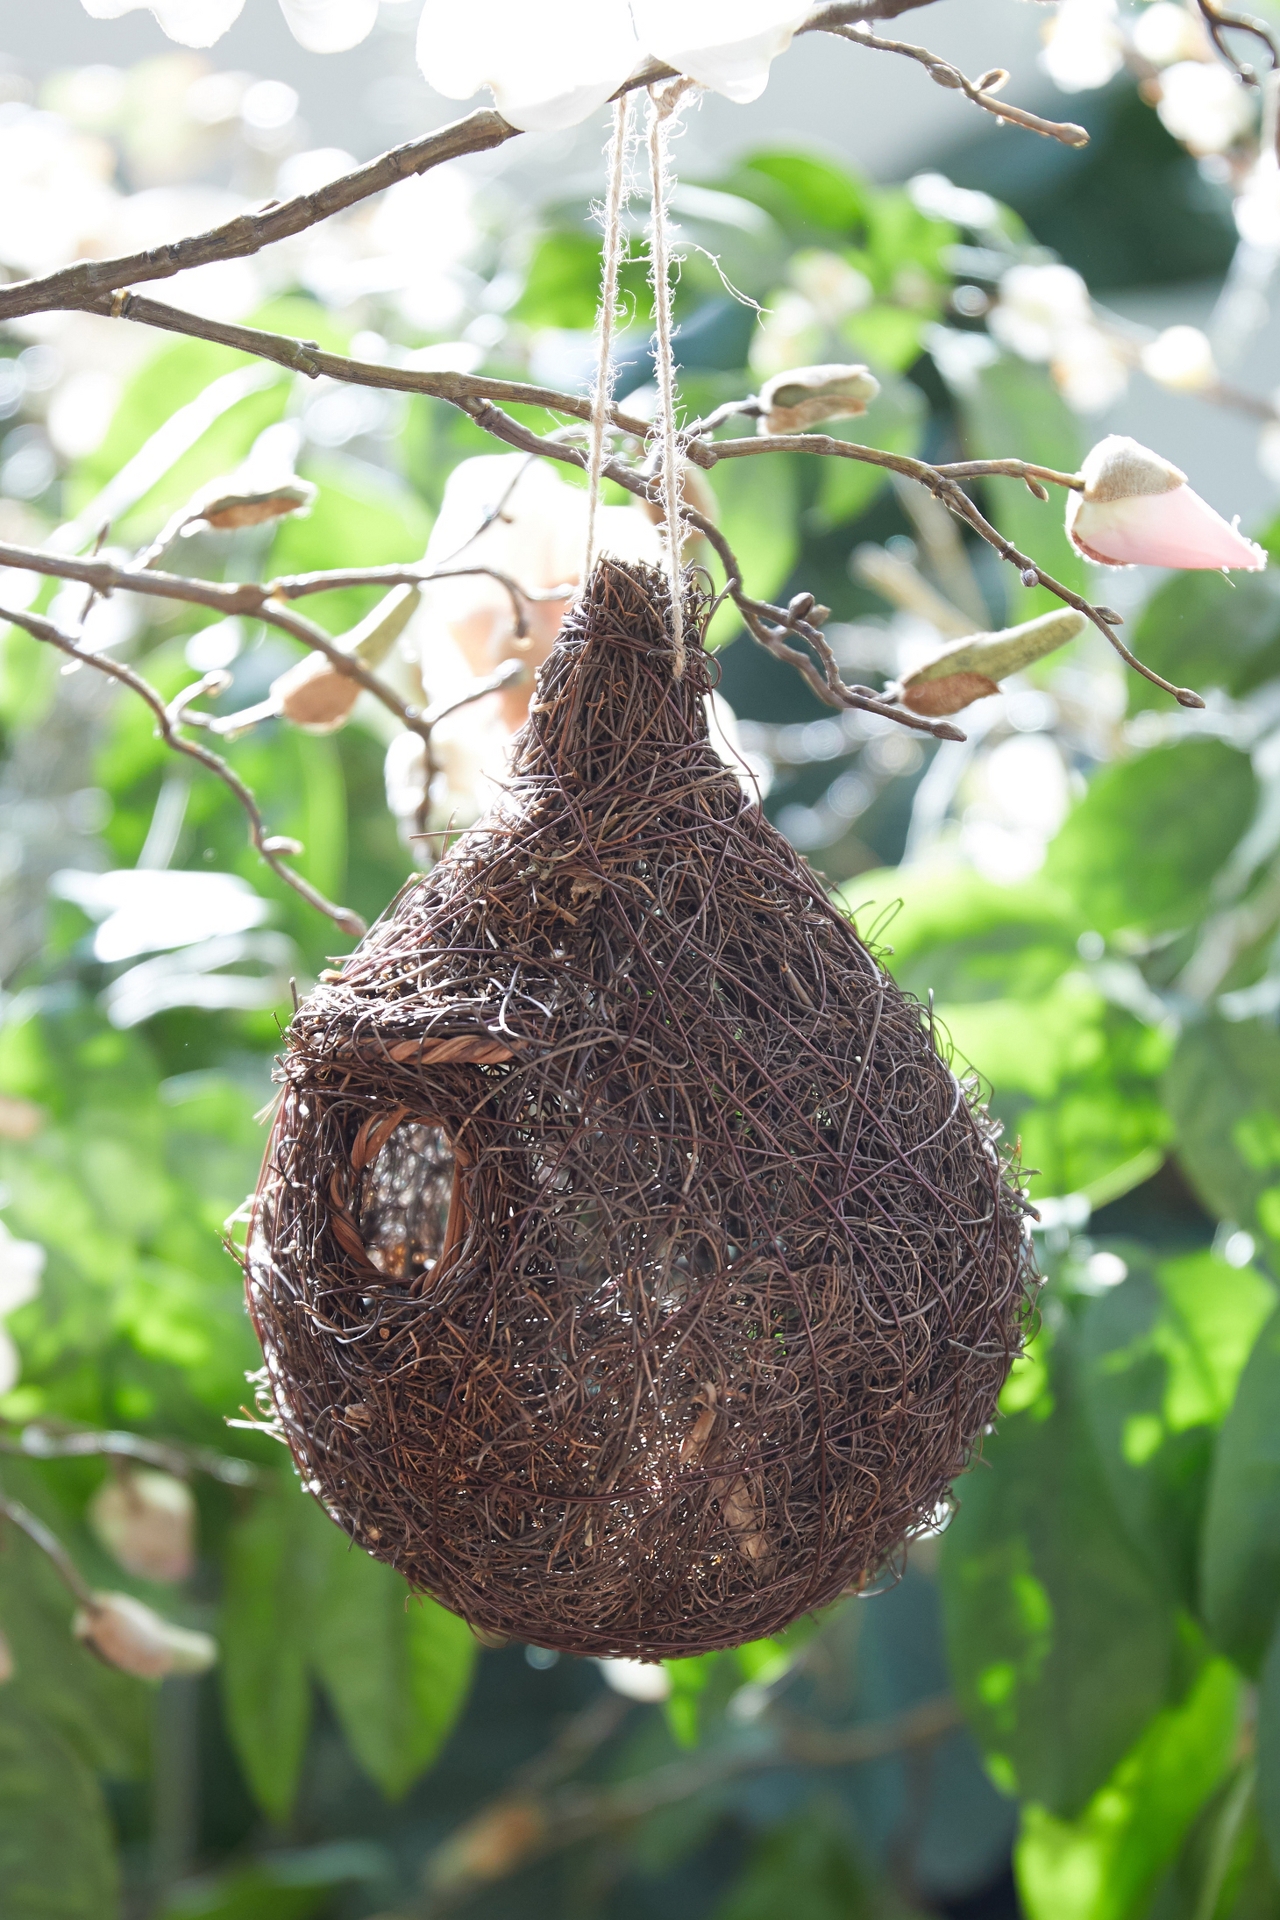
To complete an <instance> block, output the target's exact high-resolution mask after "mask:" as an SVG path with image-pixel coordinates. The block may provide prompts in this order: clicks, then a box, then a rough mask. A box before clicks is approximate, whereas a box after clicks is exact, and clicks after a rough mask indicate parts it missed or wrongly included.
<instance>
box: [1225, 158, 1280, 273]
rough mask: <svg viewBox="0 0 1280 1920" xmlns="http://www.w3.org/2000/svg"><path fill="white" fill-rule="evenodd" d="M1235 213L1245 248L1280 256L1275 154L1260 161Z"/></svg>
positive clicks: (1279, 180) (1279, 194) (1278, 176)
mask: <svg viewBox="0 0 1280 1920" xmlns="http://www.w3.org/2000/svg"><path fill="white" fill-rule="evenodd" d="M1234 212H1235V217H1236V228H1237V231H1238V232H1239V235H1240V238H1241V239H1242V240H1243V241H1244V242H1245V243H1246V245H1248V246H1251V247H1259V248H1261V249H1263V250H1265V251H1267V252H1271V251H1276V252H1280V164H1277V161H1276V157H1275V154H1274V153H1271V152H1267V153H1264V154H1262V155H1261V156H1260V157H1259V159H1258V161H1257V164H1256V165H1255V166H1254V168H1253V170H1252V172H1251V173H1250V175H1249V177H1248V179H1247V180H1246V181H1245V185H1244V192H1243V193H1242V194H1241V195H1240V198H1239V199H1238V200H1237V201H1236V204H1235V208H1234Z"/></svg>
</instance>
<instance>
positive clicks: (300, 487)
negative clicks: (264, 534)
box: [191, 480, 316, 533]
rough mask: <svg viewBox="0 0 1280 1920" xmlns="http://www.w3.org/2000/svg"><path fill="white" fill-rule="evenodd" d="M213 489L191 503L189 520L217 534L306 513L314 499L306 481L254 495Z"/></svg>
mask: <svg viewBox="0 0 1280 1920" xmlns="http://www.w3.org/2000/svg"><path fill="white" fill-rule="evenodd" d="M223 484H224V485H225V482H224V483H223ZM216 487H217V483H216V482H215V485H214V487H213V488H211V489H210V490H209V492H208V493H206V494H205V495H204V496H203V497H202V498H199V499H197V500H196V501H193V502H192V512H191V520H192V521H203V522H204V524H205V526H207V527H216V528H217V530H218V532H219V533H233V532H235V531H236V530H237V529H238V528H240V527H257V526H261V525H262V523H263V521H264V520H280V519H283V518H284V516H285V515H286V514H289V513H306V512H307V511H308V510H309V509H310V506H311V503H312V501H313V500H314V499H315V497H316V490H315V488H314V487H313V486H312V484H311V482H310V481H309V480H289V481H286V483H285V484H284V485H283V486H279V487H271V488H269V489H264V490H263V491H261V492H254V493H219V492H218V491H217V490H216Z"/></svg>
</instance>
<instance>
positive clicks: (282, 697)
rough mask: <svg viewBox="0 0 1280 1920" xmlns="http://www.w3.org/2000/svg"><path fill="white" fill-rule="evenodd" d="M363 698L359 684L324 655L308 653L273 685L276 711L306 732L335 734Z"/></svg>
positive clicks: (272, 683)
mask: <svg viewBox="0 0 1280 1920" xmlns="http://www.w3.org/2000/svg"><path fill="white" fill-rule="evenodd" d="M359 698H360V682H359V681H358V680H356V679H354V678H353V677H352V676H351V674H349V673H343V672H342V670H341V668H340V667H335V666H334V664H333V662H332V660H330V658H329V657H328V655H327V654H324V653H309V654H308V655H307V656H306V658H305V660H299V661H298V663H297V665H296V666H292V667H290V668H289V669H288V671H287V672H286V673H282V674H281V675H280V676H279V678H278V679H275V680H273V681H272V682H271V699H272V701H273V703H274V705H275V708H276V711H277V712H278V713H282V714H283V715H284V717H285V719H286V720H292V722H293V724H294V726H295V727H302V728H303V729H304V730H305V731H306V732H307V733H336V732H337V730H338V728H339V727H341V726H343V725H344V724H345V723H346V721H347V719H348V718H349V716H350V713H351V709H352V707H354V705H355V703H356V701H357V700H358V699H359Z"/></svg>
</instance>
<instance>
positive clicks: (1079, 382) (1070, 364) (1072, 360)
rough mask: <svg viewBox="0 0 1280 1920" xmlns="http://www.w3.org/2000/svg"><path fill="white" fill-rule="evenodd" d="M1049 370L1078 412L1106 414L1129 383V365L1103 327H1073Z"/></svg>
mask: <svg viewBox="0 0 1280 1920" xmlns="http://www.w3.org/2000/svg"><path fill="white" fill-rule="evenodd" d="M1049 370H1050V372H1051V373H1052V375H1053V378H1054V383H1055V384H1056V386H1057V388H1058V390H1059V392H1060V393H1061V395H1062V397H1063V399H1064V400H1065V401H1066V403H1067V405H1068V406H1069V407H1072V408H1073V409H1074V410H1075V412H1077V413H1102V412H1103V411H1104V410H1105V409H1106V408H1107V407H1110V406H1114V404H1115V402H1116V401H1117V400H1119V399H1120V398H1121V396H1122V395H1123V393H1124V391H1125V388H1126V387H1127V386H1128V384H1129V363H1128V361H1127V360H1126V359H1125V357H1124V355H1123V354H1122V353H1121V352H1120V351H1119V349H1118V348H1117V347H1116V345H1115V343H1114V341H1112V340H1111V339H1110V338H1109V337H1108V335H1107V334H1105V333H1104V332H1103V331H1102V329H1101V327H1095V326H1093V325H1086V326H1081V327H1070V328H1068V329H1067V330H1066V331H1064V332H1063V333H1062V334H1061V335H1060V337H1059V339H1058V340H1057V342H1056V344H1055V346H1054V351H1053V359H1052V360H1051V362H1050V365H1049Z"/></svg>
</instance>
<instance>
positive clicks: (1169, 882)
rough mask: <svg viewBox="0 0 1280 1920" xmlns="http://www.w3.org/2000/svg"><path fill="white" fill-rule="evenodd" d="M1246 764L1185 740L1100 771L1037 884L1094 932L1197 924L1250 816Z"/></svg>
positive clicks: (1250, 777) (1241, 757)
mask: <svg viewBox="0 0 1280 1920" xmlns="http://www.w3.org/2000/svg"><path fill="white" fill-rule="evenodd" d="M1256 804H1257V781H1256V779H1255V777H1254V772H1253V767H1252V764H1251V762H1250V760H1249V756H1248V755H1247V754H1244V753H1239V752H1237V750H1236V749H1235V748H1234V747H1229V746H1227V745H1226V744H1225V743H1224V742H1223V741H1221V740H1185V741H1182V742H1180V743H1179V744H1178V745H1176V746H1172V747H1157V748H1155V749H1154V750H1153V751H1152V752H1150V753H1144V754H1140V755H1139V756H1138V758H1137V759H1134V760H1126V761H1121V762H1120V763H1119V764H1118V765H1115V766H1111V767H1107V768H1106V769H1105V770H1104V771H1103V772H1102V773H1100V774H1098V775H1097V776H1096V778H1095V779H1094V780H1093V781H1092V783H1091V785H1090V787H1089V791H1088V793H1087V794H1086V795H1085V797H1084V799H1083V800H1082V801H1081V802H1080V804H1079V806H1078V807H1076V808H1074V809H1073V811H1072V812H1071V813H1070V814H1069V815H1068V817H1067V820H1066V823H1065V824H1064V826H1063V828H1062V831H1061V832H1060V833H1059V834H1058V837H1057V839H1056V840H1055V841H1054V842H1053V844H1052V846H1051V847H1050V849H1049V856H1048V860H1047V861H1046V863H1045V879H1046V880H1047V881H1048V882H1049V883H1050V884H1051V885H1052V884H1056V885H1058V886H1061V887H1062V888H1064V889H1065V890H1066V891H1067V892H1068V893H1070V895H1071V896H1072V898H1073V899H1075V900H1077V901H1079V903H1080V907H1081V910H1082V911H1083V912H1086V913H1087V915H1088V917H1089V922H1090V925H1091V926H1092V927H1095V928H1096V929H1097V930H1098V931H1099V932H1101V933H1112V932H1114V931H1116V930H1117V929H1119V928H1134V929H1137V930H1139V931H1141V932H1144V933H1156V932H1160V931H1162V930H1164V929H1167V928H1171V927H1182V926H1186V925H1188V924H1189V923H1190V922H1191V921H1193V920H1196V919H1198V918H1199V917H1200V915H1201V914H1202V913H1203V912H1204V911H1205V908H1206V907H1207V905H1208V903H1209V890H1210V887H1211V886H1212V883H1213V879H1214V876H1215V875H1216V873H1217V872H1218V869H1219V868H1220V867H1221V866H1222V864H1223V862H1224V861H1225V860H1226V858H1227V855H1228V854H1229V853H1230V852H1231V849H1232V848H1233V847H1234V846H1235V844H1236V842H1237V840H1239V838H1240V836H1241V834H1242V833H1243V832H1244V830H1245V828H1246V827H1247V826H1248V824H1249V822H1250V820H1251V819H1252V817H1253V813H1254V809H1255V806H1256Z"/></svg>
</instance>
